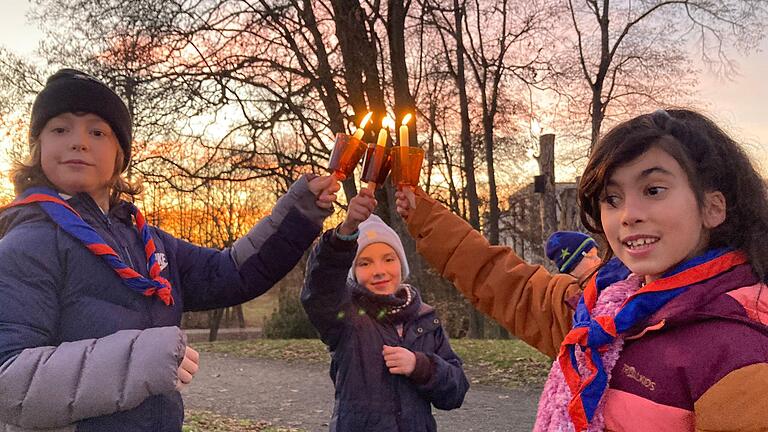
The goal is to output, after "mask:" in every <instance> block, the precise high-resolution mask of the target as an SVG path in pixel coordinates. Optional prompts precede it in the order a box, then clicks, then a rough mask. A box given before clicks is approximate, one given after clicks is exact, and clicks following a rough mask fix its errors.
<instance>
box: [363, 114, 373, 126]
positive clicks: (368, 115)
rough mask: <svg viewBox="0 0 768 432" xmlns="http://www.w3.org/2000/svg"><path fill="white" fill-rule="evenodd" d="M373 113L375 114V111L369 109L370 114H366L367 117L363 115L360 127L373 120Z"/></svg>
mask: <svg viewBox="0 0 768 432" xmlns="http://www.w3.org/2000/svg"><path fill="white" fill-rule="evenodd" d="M372 115H373V111H368V114H366V115H365V117H363V120H362V121H360V128H361V129H362V128H364V127H365V125H367V124H368V122H369V121H370V120H371V116H372Z"/></svg>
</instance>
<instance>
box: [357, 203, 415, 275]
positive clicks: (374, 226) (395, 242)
mask: <svg viewBox="0 0 768 432" xmlns="http://www.w3.org/2000/svg"><path fill="white" fill-rule="evenodd" d="M357 229H358V230H359V231H360V235H359V236H358V237H357V253H355V260H354V261H352V262H353V264H352V268H350V269H349V278H350V279H352V280H353V281H357V278H356V277H355V265H354V263H355V262H357V257H358V256H360V253H361V252H362V251H363V249H365V248H366V247H368V246H369V245H372V244H374V243H385V244H387V245H389V246H390V247H391V248H392V249H394V250H395V252H396V253H397V257H398V258H400V268H401V278H402V280H405V279H406V278H407V277H408V274H409V273H410V270H409V268H408V260H407V259H406V257H405V249H403V242H401V241H400V236H398V235H397V233H396V232H395V230H393V229H392V228H390V227H389V225H387V224H385V223H384V221H383V220H381V218H380V217H378V216H376V215H375V214H372V215H370V216H369V217H368V219H366V220H365V221H363V222H362V223H361V224H360V226H358V228H357Z"/></svg>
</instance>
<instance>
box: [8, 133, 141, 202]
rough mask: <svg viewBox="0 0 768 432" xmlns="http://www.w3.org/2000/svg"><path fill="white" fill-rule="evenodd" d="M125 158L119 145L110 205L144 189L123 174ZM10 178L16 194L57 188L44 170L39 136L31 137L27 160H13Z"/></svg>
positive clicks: (131, 196)
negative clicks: (38, 188) (33, 188)
mask: <svg viewBox="0 0 768 432" xmlns="http://www.w3.org/2000/svg"><path fill="white" fill-rule="evenodd" d="M124 160H125V157H124V153H123V149H122V148H121V147H120V146H117V160H116V161H115V172H114V174H113V177H112V181H113V184H112V188H111V192H110V196H109V206H110V207H112V206H115V205H117V204H118V203H119V202H120V200H121V199H125V198H129V197H130V198H131V199H132V198H133V197H134V196H135V195H137V194H139V193H140V192H141V190H142V188H141V185H139V184H138V183H132V182H130V181H128V180H127V179H125V178H123V177H122V176H121V173H122V172H123V163H124ZM10 178H11V181H12V182H13V186H14V191H15V192H16V195H19V194H21V193H23V192H24V191H25V190H27V189H29V188H31V187H35V186H46V187H49V188H51V189H56V186H55V185H54V184H53V183H51V181H50V180H48V177H46V175H45V173H44V172H43V164H42V152H41V150H40V137H39V136H30V137H29V156H28V157H27V159H26V160H23V161H22V160H16V161H14V162H13V165H12V167H11V171H10Z"/></svg>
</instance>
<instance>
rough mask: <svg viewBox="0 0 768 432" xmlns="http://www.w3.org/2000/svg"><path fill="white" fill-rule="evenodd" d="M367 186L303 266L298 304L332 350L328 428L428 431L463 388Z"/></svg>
mask: <svg viewBox="0 0 768 432" xmlns="http://www.w3.org/2000/svg"><path fill="white" fill-rule="evenodd" d="M375 207H376V200H375V199H374V198H373V194H372V192H371V191H369V190H368V189H362V190H361V191H360V193H359V194H358V195H357V196H356V197H354V198H353V199H352V200H350V203H349V208H348V211H347V217H346V219H345V220H344V222H343V223H342V224H341V225H339V227H337V228H336V229H332V230H328V231H326V232H325V234H324V235H323V236H322V238H321V239H320V241H319V243H318V244H317V245H316V246H315V248H314V250H313V251H312V254H311V255H310V258H309V262H308V265H307V276H306V279H305V281H304V289H303V290H302V293H301V300H302V304H303V305H304V309H305V310H306V311H307V314H308V315H309V318H310V320H311V321H312V324H313V325H314V326H315V328H316V329H317V330H318V331H319V332H320V337H321V339H322V340H323V342H324V343H325V344H326V345H328V348H329V350H330V351H331V353H332V362H331V377H332V379H333V382H334V386H335V388H336V391H335V395H336V400H335V406H334V410H333V416H332V418H331V421H330V423H329V426H330V427H329V430H330V431H331V432H346V431H349V432H352V431H363V430H364V431H367V432H377V431H382V432H383V431H387V432H388V431H392V430H399V431H402V432H428V431H436V430H437V425H436V423H435V419H434V417H433V416H432V406H434V407H435V408H439V409H445V410H449V409H454V408H458V407H460V406H461V404H462V402H463V400H464V395H465V394H466V392H467V390H468V388H469V383H468V381H467V379H466V376H465V375H464V371H463V369H462V366H461V364H462V363H461V359H459V357H458V356H457V355H456V353H454V352H453V350H452V349H451V346H450V344H449V342H448V336H447V335H446V334H445V332H444V330H443V328H442V326H441V325H440V320H439V319H438V317H437V315H436V314H435V310H434V308H432V307H431V306H429V305H427V304H425V303H422V301H421V297H420V295H419V292H418V291H417V290H416V289H415V288H414V287H413V286H411V285H409V284H406V283H403V280H404V279H406V278H407V277H408V271H409V269H408V261H407V259H406V256H405V251H404V250H403V244H402V242H401V241H400V237H399V236H398V235H397V233H396V232H395V231H394V230H392V228H390V227H389V226H387V225H386V224H385V223H384V221H382V220H381V219H380V218H379V217H378V216H376V215H373V214H372V212H373V209H374V208H375Z"/></svg>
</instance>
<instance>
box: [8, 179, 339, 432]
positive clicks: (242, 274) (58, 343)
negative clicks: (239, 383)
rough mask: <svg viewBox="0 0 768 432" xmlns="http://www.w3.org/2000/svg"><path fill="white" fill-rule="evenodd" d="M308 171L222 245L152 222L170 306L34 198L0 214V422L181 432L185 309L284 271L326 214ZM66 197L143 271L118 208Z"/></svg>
mask: <svg viewBox="0 0 768 432" xmlns="http://www.w3.org/2000/svg"><path fill="white" fill-rule="evenodd" d="M307 180H308V179H307V178H302V179H301V180H299V181H298V182H297V183H296V184H294V185H293V186H292V187H291V190H290V191H289V192H288V193H287V194H286V195H285V196H284V197H282V198H281V199H280V200H279V201H278V203H277V205H276V206H275V208H274V209H273V211H272V214H271V215H270V216H268V217H267V218H265V219H264V220H262V221H261V222H260V223H259V224H257V225H256V226H255V227H254V228H253V229H252V230H251V231H250V232H249V233H248V234H247V235H246V236H244V237H242V238H241V239H239V240H238V241H237V242H235V244H234V245H233V246H232V247H231V248H227V249H224V250H216V249H210V248H203V247H199V246H196V245H193V244H190V243H187V242H185V241H183V240H179V239H177V238H174V237H173V236H171V235H169V234H168V233H165V232H163V231H162V230H159V229H156V228H151V235H152V238H153V239H154V242H155V245H156V248H157V252H156V255H155V257H156V258H157V261H158V263H159V264H160V266H161V267H162V272H161V276H162V277H164V278H166V279H168V280H169V281H170V283H171V285H172V288H173V298H174V301H175V302H174V303H173V305H171V306H166V305H165V304H163V302H162V301H160V300H159V299H158V298H157V297H155V296H152V297H146V296H143V295H141V294H138V293H136V292H135V291H133V290H131V289H130V288H128V287H126V286H125V285H124V284H123V282H122V280H121V279H120V278H119V277H118V276H117V275H116V274H115V273H114V271H113V270H112V269H111V268H110V267H109V266H108V265H107V264H106V263H105V262H104V261H103V259H102V258H100V257H97V256H95V255H94V254H92V253H91V252H90V251H89V250H87V249H86V248H85V246H84V245H83V244H82V243H80V241H79V240H77V239H75V238H73V237H70V236H69V235H68V234H66V233H65V232H64V231H62V229H61V228H60V227H58V226H57V225H56V224H55V223H54V222H53V221H52V220H50V219H49V218H48V216H47V215H46V214H45V213H44V212H43V210H42V209H40V208H39V207H38V206H37V205H36V204H31V205H26V206H23V207H15V208H11V209H8V210H6V211H4V212H3V213H2V214H0V237H1V239H0V302H1V303H0V430H5V429H4V428H7V427H10V426H12V428H11V429H12V430H14V431H16V430H21V431H27V430H39V429H46V430H48V429H51V430H55V431H75V430H76V431H83V432H85V431H162V432H166V431H168V432H177V431H180V430H181V427H182V422H183V415H184V413H183V411H184V408H183V404H182V400H181V396H180V394H179V393H178V392H177V391H176V390H175V388H174V387H175V381H176V378H177V369H178V366H179V363H180V362H181V359H182V358H183V355H184V348H185V346H186V344H185V340H184V337H183V334H182V332H181V330H180V329H179V328H178V326H179V324H180V322H181V315H182V312H184V311H199V310H206V309H213V308H220V307H225V306H231V305H235V304H239V303H242V302H245V301H248V300H250V299H252V298H254V297H256V296H258V295H260V294H262V293H264V292H265V291H267V290H268V289H269V288H270V287H272V286H273V285H274V284H275V283H276V282H277V281H279V280H280V279H281V278H282V277H283V276H284V275H285V274H286V273H287V272H288V271H290V270H291V268H292V267H293V266H294V265H295V264H296V263H297V262H298V260H299V259H300V258H301V256H302V255H303V253H304V251H305V250H306V249H307V248H308V247H309V246H310V245H311V243H312V241H313V240H314V239H315V238H316V237H317V235H318V234H319V233H320V231H321V230H322V221H323V219H324V217H325V216H327V211H326V210H322V209H319V208H318V207H317V206H316V204H315V199H316V198H315V197H314V195H313V194H312V193H311V192H310V191H309V187H308V181H307ZM68 204H69V205H71V206H72V207H73V208H74V209H75V210H77V211H78V212H79V213H80V215H81V216H82V217H83V219H84V220H85V221H86V222H87V223H89V224H90V225H91V226H92V227H93V228H94V229H95V230H96V231H97V232H98V233H99V234H100V235H101V237H102V238H103V239H104V240H105V241H106V243H107V244H109V246H111V247H112V249H114V250H115V251H116V252H117V253H118V254H119V255H120V257H121V259H122V260H123V261H124V262H125V263H126V264H128V265H130V266H131V267H132V268H133V269H134V270H136V271H138V272H139V273H141V274H142V275H144V276H147V269H146V257H145V254H144V248H143V245H142V242H141V240H140V239H139V236H138V234H137V231H136V228H135V226H134V224H133V221H132V218H131V216H130V213H129V212H128V209H127V206H126V205H117V206H114V207H113V208H112V209H110V211H109V213H108V214H106V215H105V214H104V213H103V212H102V211H101V210H100V209H99V207H98V206H97V205H96V203H95V202H94V201H93V200H92V199H91V198H90V196H88V195H87V194H79V195H76V196H74V197H72V198H70V199H69V200H68Z"/></svg>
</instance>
